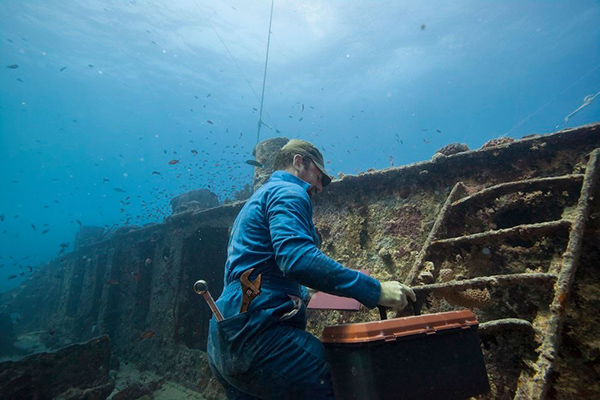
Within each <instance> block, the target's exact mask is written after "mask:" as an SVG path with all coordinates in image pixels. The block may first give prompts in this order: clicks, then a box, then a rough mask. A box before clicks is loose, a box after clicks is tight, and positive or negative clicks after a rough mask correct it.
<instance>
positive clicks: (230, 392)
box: [208, 362, 257, 400]
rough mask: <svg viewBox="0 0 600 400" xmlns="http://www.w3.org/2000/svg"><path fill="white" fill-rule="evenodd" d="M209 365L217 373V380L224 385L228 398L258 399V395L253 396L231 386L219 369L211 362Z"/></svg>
mask: <svg viewBox="0 0 600 400" xmlns="http://www.w3.org/2000/svg"><path fill="white" fill-rule="evenodd" d="M208 366H209V367H210V370H211V371H212V372H213V374H214V375H215V378H216V379H217V381H219V383H220V384H221V386H223V388H224V389H225V393H226V394H227V399H228V400H256V399H257V398H256V397H252V396H250V395H248V394H245V393H242V392H240V391H239V390H237V389H236V388H234V387H233V386H231V385H230V384H229V383H228V382H227V381H226V380H225V379H224V378H223V377H222V376H221V374H220V373H219V371H217V369H216V368H215V367H214V366H213V365H212V364H211V363H210V362H209V363H208Z"/></svg>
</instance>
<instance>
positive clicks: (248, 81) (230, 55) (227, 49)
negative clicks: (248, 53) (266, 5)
mask: <svg viewBox="0 0 600 400" xmlns="http://www.w3.org/2000/svg"><path fill="white" fill-rule="evenodd" d="M193 1H194V4H195V5H196V7H197V8H198V10H199V11H200V14H202V16H203V17H204V19H206V20H207V21H208V25H210V27H211V28H212V30H213V31H214V32H215V35H217V37H218V38H219V41H220V42H221V44H222V45H223V47H225V50H226V51H227V54H229V57H231V59H232V60H233V63H234V64H235V66H236V67H237V68H238V70H239V71H240V73H241V74H242V76H243V77H244V80H245V81H246V83H247V84H248V87H250V90H251V91H252V94H254V97H256V100H260V98H259V97H258V94H257V93H256V91H254V88H253V87H252V84H251V83H250V80H249V79H248V77H247V76H246V74H245V73H244V70H243V69H242V67H240V65H239V64H238V62H237V60H236V59H235V57H234V56H233V54H232V53H231V51H229V47H227V45H226V44H225V41H223V39H222V38H221V35H219V32H217V30H216V29H215V27H214V26H213V24H212V21H211V20H210V18H208V16H207V15H206V14H204V11H202V8H200V6H199V5H198V3H197V2H196V0H193ZM271 18H273V5H272V4H271ZM270 33H271V25H270V24H269V39H270ZM267 56H268V45H267ZM265 74H266V71H265ZM263 91H264V88H263ZM261 111H262V101H261ZM264 112H265V114H267V116H268V117H269V120H271V121H274V119H273V118H272V117H271V115H269V112H268V111H267V110H264ZM265 125H266V124H265ZM267 126H268V125H267ZM273 126H275V123H273ZM269 128H271V127H270V126H269Z"/></svg>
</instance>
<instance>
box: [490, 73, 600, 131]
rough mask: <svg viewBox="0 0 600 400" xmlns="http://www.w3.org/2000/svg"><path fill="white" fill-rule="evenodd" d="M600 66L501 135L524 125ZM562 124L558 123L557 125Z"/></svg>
mask: <svg viewBox="0 0 600 400" xmlns="http://www.w3.org/2000/svg"><path fill="white" fill-rule="evenodd" d="M599 67H600V64H598V65H596V66H595V67H594V68H592V69H591V70H590V71H589V72H588V73H587V74H585V75H584V76H582V77H581V78H579V79H578V80H577V81H576V82H575V83H573V84H572V85H571V86H569V87H568V88H566V89H565V90H563V91H562V92H560V93H559V94H557V95H556V96H554V98H553V99H552V100H550V101H549V102H547V103H546V104H544V105H543V106H542V107H541V108H540V109H538V110H537V111H536V112H534V113H533V114H529V115H528V116H527V117H526V118H525V119H523V120H522V121H521V122H519V123H518V124H517V125H515V126H513V127H512V128H510V129H509V130H508V131H506V133H505V134H504V135H502V136H501V137H504V136H506V135H508V134H509V133H511V132H512V131H514V130H515V129H517V128H518V127H520V126H521V125H523V124H524V123H525V122H527V121H528V120H529V119H530V118H531V117H533V116H534V115H536V114H537V113H539V112H540V111H542V110H543V109H544V108H546V107H547V106H548V105H550V103H552V102H553V101H554V100H556V99H557V98H559V97H560V96H562V95H563V93H565V92H566V91H567V90H569V89H571V88H572V87H573V86H575V85H577V84H578V83H579V82H581V81H582V80H583V79H585V78H586V77H587V76H588V75H589V74H591V73H592V72H594V71H595V70H597V69H598V68H599ZM558 126H560V125H557V127H558Z"/></svg>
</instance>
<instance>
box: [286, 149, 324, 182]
mask: <svg viewBox="0 0 600 400" xmlns="http://www.w3.org/2000/svg"><path fill="white" fill-rule="evenodd" d="M281 150H286V151H290V152H295V153H297V154H300V155H301V156H303V157H307V158H310V159H311V160H312V161H313V162H314V163H315V165H316V166H317V168H319V170H320V171H321V173H322V174H323V176H322V177H321V183H322V184H323V187H325V186H327V185H329V184H330V183H331V179H332V177H331V176H330V175H328V174H327V172H325V167H324V166H323V164H324V163H323V154H321V152H320V151H319V149H317V148H316V147H315V146H314V145H313V144H312V143H309V142H306V141H304V140H300V139H292V140H290V141H289V142H287V144H286V145H285V146H283V147H282V148H281Z"/></svg>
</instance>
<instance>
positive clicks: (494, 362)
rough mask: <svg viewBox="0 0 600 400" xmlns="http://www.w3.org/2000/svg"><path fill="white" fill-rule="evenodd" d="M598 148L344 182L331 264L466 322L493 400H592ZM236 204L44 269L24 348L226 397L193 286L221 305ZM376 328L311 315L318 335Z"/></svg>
mask: <svg viewBox="0 0 600 400" xmlns="http://www.w3.org/2000/svg"><path fill="white" fill-rule="evenodd" d="M598 148H600V124H594V125H588V126H583V127H579V128H575V129H570V130H565V131H561V132H558V133H554V134H550V135H538V136H534V137H529V138H524V139H521V140H518V141H515V142H512V143H506V144H501V145H498V146H492V147H487V148H483V149H480V150H476V151H469V152H463V153H458V154H455V155H450V156H441V157H436V158H434V159H433V160H431V161H427V162H422V163H416V164H412V165H408V166H403V167H398V168H389V169H386V170H381V171H373V172H369V173H365V174H360V175H357V176H353V175H349V176H345V177H343V178H341V179H339V180H336V181H334V182H333V183H332V184H331V185H330V186H329V187H328V188H327V190H326V191H325V192H324V193H323V194H322V195H321V196H319V197H318V198H317V199H316V202H315V208H314V210H315V215H314V219H315V226H316V227H317V229H318V231H319V233H320V234H321V236H322V239H323V244H322V250H323V251H324V252H325V254H327V255H329V256H331V257H332V258H334V259H336V260H337V261H339V262H341V263H342V264H344V265H346V266H348V267H351V268H356V269H369V270H370V271H371V274H372V276H374V277H375V278H378V279H380V280H388V279H395V280H401V281H403V282H405V283H407V284H410V285H411V286H414V287H415V292H416V293H417V296H418V308H419V310H420V311H421V312H423V313H430V312H440V311H449V310H458V309H463V308H470V309H473V310H474V311H475V313H476V315H477V317H478V320H479V322H480V324H481V325H480V337H481V340H482V346H483V350H484V357H485V361H486V365H487V368H488V375H489V377H490V383H491V386H492V392H491V393H490V394H489V395H487V396H484V398H503V399H504V398H535V399H543V398H563V397H568V396H570V395H571V394H573V393H576V394H577V395H578V396H581V397H585V396H597V395H598V394H599V393H600V383H598V380H597V379H595V378H596V377H597V376H598V374H600V367H598V363H597V361H598V358H599V356H598V354H600V340H599V339H598V337H600V322H598V321H599V320H598V318H597V316H598V310H597V304H599V303H600V295H598V293H600V290H599V289H600V271H598V268H597V264H598V262H599V261H600V249H599V246H598V243H600V240H599V239H600V219H599V218H600V200H599V199H600V193H599V192H600V190H599V186H600V185H599V184H598V173H599V172H598V168H599V167H598V158H599V150H597V149H598ZM242 205H243V202H238V203H234V204H230V205H224V206H219V207H215V208H211V209H207V210H201V211H197V210H196V211H194V210H189V211H187V212H181V213H176V214H173V215H172V216H171V217H169V218H168V219H167V220H166V221H165V222H164V223H163V224H160V225H155V226H151V227H147V228H142V229H134V228H131V229H130V230H129V231H123V230H119V231H118V232H117V233H116V234H115V235H113V236H112V237H110V238H107V239H104V240H102V241H100V242H97V243H93V244H90V245H88V246H85V247H82V248H79V249H77V250H76V251H74V252H72V253H69V254H66V255H64V256H62V257H60V258H57V259H55V260H52V261H51V262H49V263H47V264H46V265H45V266H44V268H42V269H41V270H40V271H39V272H38V273H37V274H36V275H33V276H32V278H31V279H30V280H29V281H28V282H27V284H26V286H25V287H23V288H22V289H20V290H19V291H18V292H15V293H12V294H11V296H4V297H3V299H2V300H3V301H2V310H3V311H4V312H18V313H20V314H21V315H22V321H21V323H20V325H19V326H18V327H17V333H18V334H24V333H27V332H33V331H38V332H39V331H41V332H49V331H52V332H53V334H52V335H49V334H46V333H44V334H42V336H41V339H42V340H43V341H44V342H45V344H46V346H47V347H48V348H51V349H59V348H61V347H63V346H66V345H69V344H72V343H77V342H82V341H86V340H90V339H92V338H94V337H97V336H99V335H108V337H109V338H110V347H111V351H112V355H113V356H112V361H111V365H110V368H111V369H116V368H118V363H117V361H118V360H120V361H121V362H125V361H127V362H132V363H134V364H136V365H137V366H139V367H140V368H142V369H149V370H152V371H155V372H157V373H159V374H165V373H167V372H170V373H172V374H173V377H172V379H173V380H176V381H178V382H180V383H183V384H186V385H187V386H189V387H190V388H193V389H194V390H196V391H198V392H201V393H202V394H203V396H204V397H206V398H209V399H222V398H225V396H224V394H223V393H222V391H221V389H220V387H219V385H218V384H217V383H216V381H215V380H214V379H213V378H212V375H211V373H210V371H209V369H208V366H207V362H206V354H205V351H204V350H205V347H206V335H207V329H208V321H209V318H210V316H211V313H210V309H209V308H208V306H207V305H206V304H204V302H203V301H202V299H201V298H200V297H199V296H197V295H196V294H195V293H194V291H193V288H192V285H193V283H194V282H195V281H196V280H197V279H204V280H206V281H207V282H208V284H209V285H210V287H211V292H212V293H213V295H214V296H215V297H217V295H218V294H219V293H220V291H221V290H222V284H223V283H222V278H223V265H224V262H225V258H226V248H227V241H228V238H229V232H230V229H231V226H232V224H233V221H234V219H235V217H236V216H237V213H238V212H239V210H240V209H241V206H242ZM148 260H149V261H148ZM7 297H8V298H7ZM377 318H378V316H377V313H376V312H375V311H370V312H369V311H366V310H365V311H362V312H359V313H349V312H330V311H310V313H309V329H310V330H311V331H312V332H313V333H314V334H315V335H317V336H320V333H321V330H322V328H323V327H324V326H325V325H329V324H337V323H347V322H364V321H369V320H371V321H372V320H375V319H377ZM107 372H108V371H107ZM106 379H108V375H107V377H106ZM102 385H106V382H104V383H102Z"/></svg>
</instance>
